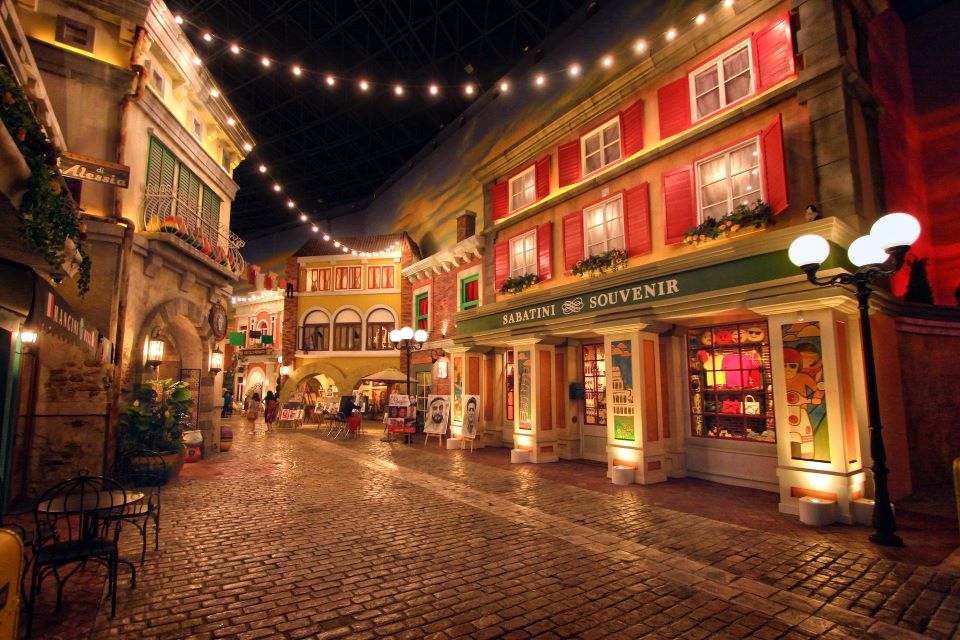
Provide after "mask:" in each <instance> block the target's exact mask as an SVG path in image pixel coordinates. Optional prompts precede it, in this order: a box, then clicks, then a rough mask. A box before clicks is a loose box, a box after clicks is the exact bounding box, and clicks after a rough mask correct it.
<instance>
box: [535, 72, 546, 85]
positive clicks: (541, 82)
mask: <svg viewBox="0 0 960 640" xmlns="http://www.w3.org/2000/svg"><path fill="white" fill-rule="evenodd" d="M534 82H536V83H537V86H538V87H542V86H543V85H544V84H545V83H546V82H547V77H546V76H545V75H543V74H542V73H538V74H537V77H536V78H535V79H534Z"/></svg>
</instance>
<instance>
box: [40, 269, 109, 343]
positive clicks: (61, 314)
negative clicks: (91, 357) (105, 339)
mask: <svg viewBox="0 0 960 640" xmlns="http://www.w3.org/2000/svg"><path fill="white" fill-rule="evenodd" d="M37 299H38V300H43V301H44V306H43V311H42V313H40V314H36V315H38V316H39V324H40V325H41V326H42V327H44V328H46V329H47V330H49V331H50V332H51V333H54V334H56V335H59V336H60V337H62V338H63V339H65V340H67V341H68V342H71V343H73V344H76V345H78V346H80V347H82V348H83V350H84V351H86V352H88V353H90V354H96V353H97V348H98V346H99V342H100V332H99V331H97V329H96V327H94V326H93V325H91V324H90V323H88V322H87V321H86V320H84V319H83V318H81V317H80V316H78V315H77V314H76V313H74V312H73V310H72V309H71V308H70V307H68V306H67V304H66V303H65V302H64V301H63V300H61V299H60V298H59V296H57V295H56V294H55V293H53V292H52V291H48V290H46V289H45V288H44V287H43V286H42V285H40V284H39V281H38V283H37Z"/></svg>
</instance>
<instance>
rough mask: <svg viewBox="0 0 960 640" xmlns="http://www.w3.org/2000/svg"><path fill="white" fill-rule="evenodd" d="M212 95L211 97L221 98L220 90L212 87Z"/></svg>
mask: <svg viewBox="0 0 960 640" xmlns="http://www.w3.org/2000/svg"><path fill="white" fill-rule="evenodd" d="M210 97H211V98H219V97H220V92H219V91H217V90H216V89H210Z"/></svg>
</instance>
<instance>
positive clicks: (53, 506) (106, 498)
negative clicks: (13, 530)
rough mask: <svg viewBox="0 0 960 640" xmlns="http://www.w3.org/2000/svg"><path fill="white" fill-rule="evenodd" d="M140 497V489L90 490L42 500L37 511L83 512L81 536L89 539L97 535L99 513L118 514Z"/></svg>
mask: <svg viewBox="0 0 960 640" xmlns="http://www.w3.org/2000/svg"><path fill="white" fill-rule="evenodd" d="M142 499H143V493H142V492H140V491H116V490H114V491H90V492H85V493H81V494H76V493H74V494H70V495H68V496H60V497H57V498H54V499H53V500H44V501H43V502H41V503H39V504H37V511H38V512H39V513H50V514H58V515H73V514H80V513H82V514H84V522H83V537H84V538H85V539H89V538H95V537H97V533H96V529H97V520H98V516H99V514H104V515H110V514H111V513H113V514H115V515H116V514H119V513H121V512H122V510H123V508H124V507H125V506H127V505H128V504H134V503H136V502H139V501H140V500H142Z"/></svg>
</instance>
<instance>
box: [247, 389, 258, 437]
mask: <svg viewBox="0 0 960 640" xmlns="http://www.w3.org/2000/svg"><path fill="white" fill-rule="evenodd" d="M245 417H246V418H247V422H248V423H250V434H251V435H252V434H254V433H256V432H257V418H259V417H260V394H259V393H255V394H253V397H252V398H250V402H249V403H248V404H247V413H246V414H245Z"/></svg>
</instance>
